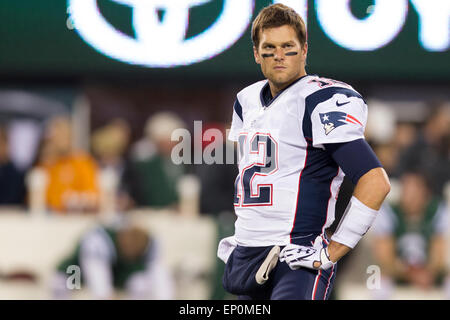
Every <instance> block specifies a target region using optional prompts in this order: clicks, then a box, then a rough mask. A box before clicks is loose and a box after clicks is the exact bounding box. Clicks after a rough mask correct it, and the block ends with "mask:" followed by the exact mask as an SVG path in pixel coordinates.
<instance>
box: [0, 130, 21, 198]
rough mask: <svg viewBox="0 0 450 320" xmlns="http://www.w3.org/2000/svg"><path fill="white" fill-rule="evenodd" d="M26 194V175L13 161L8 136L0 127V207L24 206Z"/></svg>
mask: <svg viewBox="0 0 450 320" xmlns="http://www.w3.org/2000/svg"><path fill="white" fill-rule="evenodd" d="M25 194H26V189H25V182H24V173H23V172H21V171H20V170H19V169H18V168H17V167H16V166H15V165H14V163H13V162H12V161H11V159H10V157H9V145H8V135H7V132H6V129H5V128H4V127H1V126H0V205H22V204H24V201H25Z"/></svg>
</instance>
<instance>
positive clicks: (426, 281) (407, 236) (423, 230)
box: [372, 171, 449, 299]
mask: <svg viewBox="0 0 450 320" xmlns="http://www.w3.org/2000/svg"><path fill="white" fill-rule="evenodd" d="M400 183H401V194H400V199H399V202H398V203H395V204H392V205H389V204H387V203H385V204H384V205H383V207H382V209H381V210H380V213H379V216H378V217H377V219H376V220H375V224H374V226H373V228H372V232H373V233H374V237H375V239H374V241H373V244H374V256H375V259H376V262H377V263H378V264H379V266H380V268H381V272H382V278H383V280H382V288H381V291H380V292H378V293H377V294H381V295H380V296H379V297H378V298H382V299H388V298H389V297H390V296H391V294H392V292H391V291H392V290H391V289H390V288H392V287H393V286H394V285H395V284H397V285H412V286H415V287H417V288H420V289H430V288H432V287H435V286H438V285H441V284H442V283H443V281H444V278H445V276H446V273H447V271H446V256H447V254H448V251H447V250H446V236H445V234H446V232H448V227H449V225H448V220H447V219H448V208H447V207H446V205H445V202H444V201H441V200H440V199H439V198H436V197H433V196H432V193H431V190H430V186H429V182H428V180H427V178H426V176H425V175H424V174H423V173H421V172H418V171H410V172H407V173H404V174H403V176H402V177H401V178H400Z"/></svg>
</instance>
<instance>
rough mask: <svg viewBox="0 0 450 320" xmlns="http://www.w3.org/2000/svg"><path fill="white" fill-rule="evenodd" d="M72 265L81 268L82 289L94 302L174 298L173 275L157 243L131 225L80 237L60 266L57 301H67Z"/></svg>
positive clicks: (55, 285)
mask: <svg viewBox="0 0 450 320" xmlns="http://www.w3.org/2000/svg"><path fill="white" fill-rule="evenodd" d="M70 266H79V267H80V271H81V272H80V274H81V286H80V287H81V288H80V289H87V290H88V292H89V294H90V295H91V296H92V298H93V299H118V298H124V299H165V300H167V299H173V298H174V296H173V294H174V293H173V281H172V277H171V274H170V273H169V272H168V271H167V269H166V268H165V267H164V266H163V263H162V261H161V254H160V249H159V247H158V243H157V241H156V240H155V239H154V238H153V237H152V236H151V235H150V234H149V233H148V232H146V231H145V230H144V229H142V228H141V227H139V226H137V225H136V224H133V223H130V222H121V223H119V224H116V225H113V226H111V227H107V226H98V227H97V228H94V229H93V230H91V231H89V232H87V233H86V234H84V235H83V236H82V237H81V240H80V242H79V243H78V244H77V246H76V249H75V251H74V252H73V253H72V254H71V255H70V256H69V257H68V258H67V259H65V260H64V261H62V262H61V263H60V264H59V266H58V267H57V274H56V275H55V277H54V279H53V283H52V286H53V287H52V289H53V294H54V298H56V299H68V298H71V296H70V292H71V291H70V289H68V288H67V281H70V279H68V277H69V276H70V275H71V273H70V272H68V270H70V269H68V268H69V267H70Z"/></svg>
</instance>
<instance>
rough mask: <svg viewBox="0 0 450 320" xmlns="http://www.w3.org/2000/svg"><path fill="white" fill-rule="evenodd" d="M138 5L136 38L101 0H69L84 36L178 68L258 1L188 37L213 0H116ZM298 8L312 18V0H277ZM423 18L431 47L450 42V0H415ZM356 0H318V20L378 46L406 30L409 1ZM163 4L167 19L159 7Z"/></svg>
mask: <svg viewBox="0 0 450 320" xmlns="http://www.w3.org/2000/svg"><path fill="white" fill-rule="evenodd" d="M111 1H114V2H116V3H119V4H122V5H126V6H129V7H131V8H133V20H132V21H133V28H134V31H135V34H136V38H132V37H130V36H129V35H126V34H124V33H122V32H120V31H118V30H117V29H115V28H114V27H113V26H112V25H111V24H109V23H108V21H107V20H106V19H105V18H104V17H103V16H102V13H101V12H100V10H99V9H98V6H97V0H68V5H69V13H70V19H71V21H72V23H73V25H74V27H75V29H76V30H77V32H78V33H79V35H80V36H81V38H82V39H84V41H86V42H87V43H88V44H90V45H91V46H92V47H94V48H95V49H96V50H97V51H99V52H101V53H102V54H104V55H107V56H109V57H111V58H113V59H116V60H119V61H122V62H125V63H129V64H137V65H142V66H147V67H164V68H168V67H175V66H180V65H190V64H194V63H197V62H201V61H204V60H207V59H210V58H212V57H214V56H216V55H219V54H220V53H222V52H224V51H225V50H227V49H228V48H230V47H231V46H232V45H233V44H234V43H235V42H236V41H237V40H239V38H240V37H242V35H243V34H244V32H245V31H246V30H247V28H248V26H249V24H250V20H251V17H252V14H253V11H254V0H225V1H224V7H223V10H222V13H221V15H220V16H219V18H218V19H217V21H216V22H215V23H214V24H213V25H211V26H210V27H209V28H208V29H207V30H205V31H204V32H202V33H201V34H199V35H196V36H195V37H192V38H190V39H186V30H187V28H188V26H189V10H190V8H192V7H194V6H200V5H203V4H205V3H208V2H211V1H213V0H172V1H165V0H146V1H142V0H111ZM273 2H274V3H284V4H286V5H288V6H291V7H292V8H294V9H295V10H296V11H297V12H299V14H300V15H301V16H302V17H304V19H305V21H306V22H307V12H308V1H307V0H274V1H273ZM411 2H412V4H413V6H414V8H415V9H416V11H417V13H418V15H419V19H420V28H419V38H420V42H421V45H422V46H423V47H424V48H425V49H426V50H428V51H445V50H447V49H448V47H449V17H450V1H447V0H435V1H433V2H430V1H427V0H411ZM350 3H351V0H316V1H315V7H316V11H317V20H318V22H319V25H320V26H321V28H322V29H323V31H324V33H325V34H326V35H327V36H328V37H329V38H330V39H331V40H332V41H333V42H334V43H336V44H337V45H339V46H341V47H343V48H346V49H348V50H352V51H373V50H377V49H379V48H381V47H383V46H386V45H387V44H389V43H390V42H391V41H392V40H393V39H394V38H395V37H396V36H397V35H398V34H399V32H400V31H401V30H402V27H403V25H404V24H405V19H406V16H407V13H408V10H409V6H408V0H374V4H373V5H372V6H370V7H369V8H370V12H369V15H368V16H367V17H366V18H364V19H358V18H356V17H355V16H354V15H353V14H352V12H351V9H350ZM160 9H163V10H164V11H165V15H164V17H163V18H160V17H159V16H158V13H157V11H158V10H160Z"/></svg>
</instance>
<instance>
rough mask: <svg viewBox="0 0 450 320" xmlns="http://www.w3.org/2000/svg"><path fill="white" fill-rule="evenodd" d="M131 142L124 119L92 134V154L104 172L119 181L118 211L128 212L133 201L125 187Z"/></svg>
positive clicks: (128, 128) (115, 120)
mask: <svg viewBox="0 0 450 320" xmlns="http://www.w3.org/2000/svg"><path fill="white" fill-rule="evenodd" d="M129 142H130V127H129V125H128V123H127V122H125V121H124V120H122V119H113V120H112V121H110V122H109V123H108V124H106V125H105V126H103V127H101V128H98V129H97V130H95V131H94V132H93V134H92V138H91V147H92V152H93V154H94V156H95V158H96V160H97V162H98V164H99V167H100V168H101V170H102V171H103V172H105V171H109V172H110V173H113V174H114V176H115V178H116V179H117V180H118V182H119V183H118V186H117V189H118V190H117V206H118V207H117V208H116V209H117V210H118V211H126V210H127V209H129V208H131V207H132V206H133V201H132V199H131V197H130V196H129V192H128V190H127V188H126V186H125V185H124V183H123V182H124V174H125V172H126V171H127V168H128V166H129V163H128V162H129V161H128V159H127V158H126V151H127V148H128V145H129Z"/></svg>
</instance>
